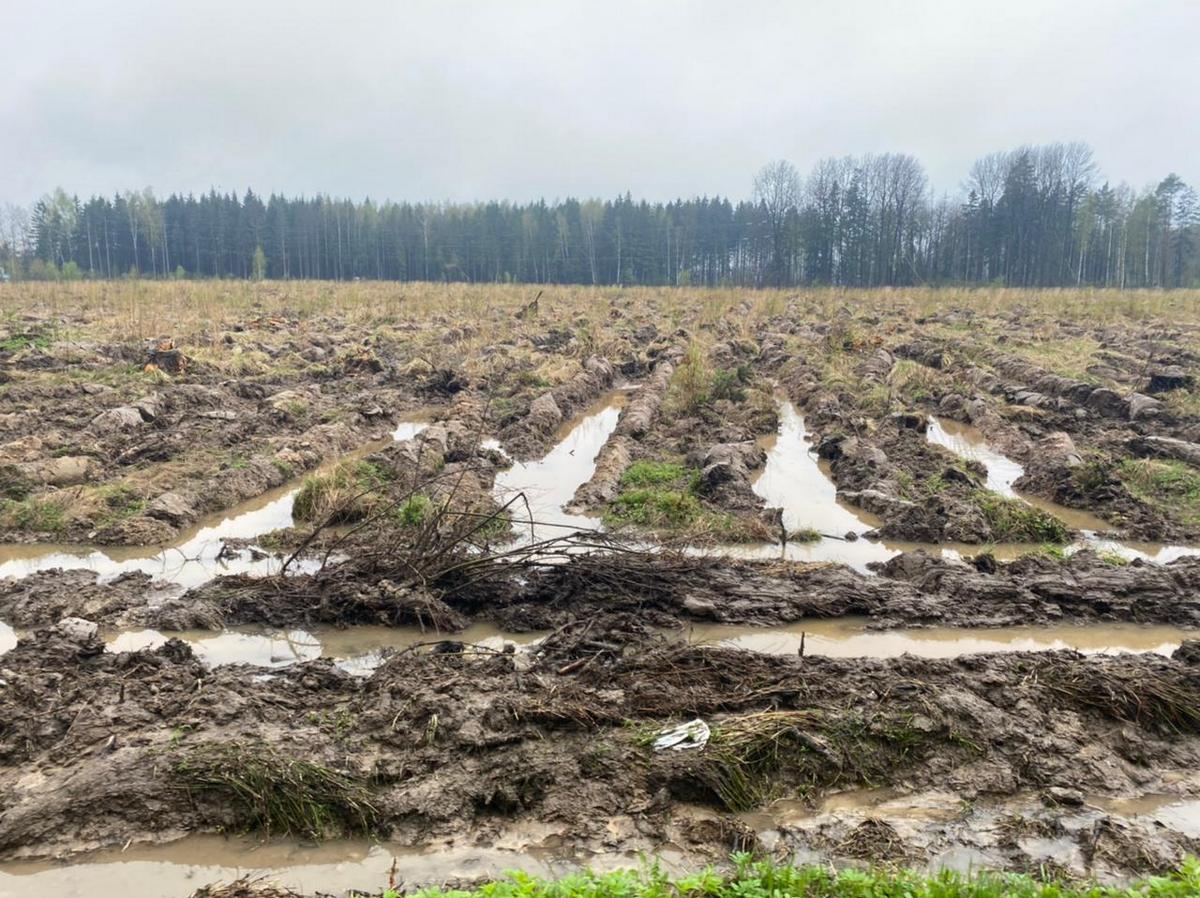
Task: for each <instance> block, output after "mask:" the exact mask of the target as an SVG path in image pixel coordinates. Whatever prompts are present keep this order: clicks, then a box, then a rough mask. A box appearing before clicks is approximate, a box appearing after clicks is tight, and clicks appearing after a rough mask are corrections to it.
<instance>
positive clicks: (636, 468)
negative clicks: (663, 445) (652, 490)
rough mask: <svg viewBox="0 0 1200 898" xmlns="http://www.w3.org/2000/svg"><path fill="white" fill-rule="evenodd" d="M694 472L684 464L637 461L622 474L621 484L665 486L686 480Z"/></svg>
mask: <svg viewBox="0 0 1200 898" xmlns="http://www.w3.org/2000/svg"><path fill="white" fill-rule="evenodd" d="M691 473H692V472H690V471H689V470H688V469H687V468H685V467H684V466H683V465H679V464H675V463H674V462H665V461H635V462H634V463H633V464H631V465H630V466H629V467H628V468H626V469H625V472H624V473H623V474H622V475H621V486H630V487H646V486H664V485H666V484H669V483H677V482H679V481H681V480H684V479H685V478H686V477H688V476H689V475H690V474H691Z"/></svg>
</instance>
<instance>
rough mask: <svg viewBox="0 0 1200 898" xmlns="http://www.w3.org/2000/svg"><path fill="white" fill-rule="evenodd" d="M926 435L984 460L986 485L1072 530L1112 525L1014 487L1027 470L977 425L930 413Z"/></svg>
mask: <svg viewBox="0 0 1200 898" xmlns="http://www.w3.org/2000/svg"><path fill="white" fill-rule="evenodd" d="M926 438H927V439H928V440H929V442H931V443H933V444H935V445H937V446H942V447H943V448H946V449H949V450H950V451H951V452H953V453H954V454H955V455H957V456H958V457H959V458H965V459H968V460H970V461H977V462H981V463H982V464H983V466H984V467H985V468H987V488H988V489H989V490H992V491H993V492H996V493H999V494H1000V495H1002V496H1008V497H1009V498H1012V499H1020V500H1022V501H1023V502H1028V503H1029V504H1030V505H1033V506H1035V507H1036V508H1040V509H1042V511H1046V512H1049V513H1050V514H1052V515H1054V516H1055V517H1056V518H1058V519H1059V520H1061V521H1062V522H1063V523H1064V524H1066V525H1067V526H1068V527H1070V528H1071V529H1072V530H1081V531H1084V532H1085V533H1097V532H1102V531H1104V530H1111V529H1112V524H1110V523H1108V522H1107V521H1105V520H1104V519H1103V518H1101V517H1098V516H1097V515H1094V514H1091V513H1090V512H1087V511H1083V510H1081V509H1078V508H1068V507H1067V506H1065V505H1059V504H1058V503H1057V502H1051V501H1049V500H1048V499H1043V498H1041V497H1040V496H1031V495H1027V494H1025V493H1018V492H1017V491H1016V490H1014V489H1013V483H1014V482H1015V481H1016V480H1017V478H1019V477H1021V476H1022V475H1023V474H1024V473H1025V468H1024V466H1023V465H1021V464H1020V463H1018V462H1015V461H1013V460H1012V459H1011V458H1009V457H1008V456H1007V455H1004V454H1002V453H1000V452H997V451H996V450H995V449H993V448H992V447H991V445H990V444H989V443H988V441H987V437H985V436H984V435H983V433H982V432H981V431H980V430H979V429H978V428H977V427H972V426H971V425H970V424H962V423H960V422H958V421H951V420H950V419H949V418H934V417H931V418H929V429H928V430H927V431H926Z"/></svg>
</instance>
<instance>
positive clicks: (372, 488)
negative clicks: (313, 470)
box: [292, 461, 392, 524]
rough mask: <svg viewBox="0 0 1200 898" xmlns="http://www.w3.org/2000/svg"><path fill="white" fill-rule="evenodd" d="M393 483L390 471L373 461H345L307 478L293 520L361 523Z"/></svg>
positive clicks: (294, 510) (294, 506)
mask: <svg viewBox="0 0 1200 898" xmlns="http://www.w3.org/2000/svg"><path fill="white" fill-rule="evenodd" d="M391 480H392V475H391V472H390V471H388V470H387V469H386V468H383V467H381V466H379V465H377V464H375V463H373V462H370V461H352V462H344V463H342V464H340V465H338V466H337V467H336V468H334V469H333V470H332V471H329V472H328V473H326V474H313V475H311V476H309V477H306V478H304V483H303V484H302V485H301V487H300V491H299V492H298V493H296V501H295V502H294V504H293V505H292V517H293V518H295V519H296V520H297V521H322V520H323V521H326V522H328V523H330V524H352V523H354V522H356V521H361V520H362V519H363V518H365V517H367V516H368V515H369V514H371V512H372V510H373V509H374V508H375V507H376V506H377V505H378V504H379V502H380V501H381V499H382V497H381V495H380V493H381V491H382V490H383V489H385V488H386V487H387V485H388V483H390V482H391Z"/></svg>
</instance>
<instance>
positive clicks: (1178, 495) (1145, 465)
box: [1118, 458, 1200, 524]
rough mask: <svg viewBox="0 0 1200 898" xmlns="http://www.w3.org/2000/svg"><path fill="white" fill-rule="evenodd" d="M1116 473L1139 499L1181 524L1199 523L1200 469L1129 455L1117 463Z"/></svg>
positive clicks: (1173, 462) (1179, 462)
mask: <svg viewBox="0 0 1200 898" xmlns="http://www.w3.org/2000/svg"><path fill="white" fill-rule="evenodd" d="M1118 472H1119V476H1120V478H1121V480H1122V482H1123V483H1124V484H1125V486H1126V487H1128V489H1129V491H1130V492H1131V493H1133V494H1134V495H1135V496H1137V497H1138V498H1139V499H1142V500H1143V501H1145V502H1148V503H1150V504H1151V505H1154V506H1156V507H1157V508H1159V509H1161V510H1162V511H1163V512H1164V513H1166V514H1167V515H1168V516H1169V517H1171V518H1173V519H1175V520H1177V521H1180V522H1182V523H1185V524H1198V523H1200V471H1197V470H1196V469H1195V468H1193V467H1192V466H1191V465H1188V464H1185V463H1183V462H1181V461H1166V460H1162V459H1155V458H1136V459H1135V458H1130V459H1125V460H1124V461H1122V462H1121V464H1120V466H1119V467H1118Z"/></svg>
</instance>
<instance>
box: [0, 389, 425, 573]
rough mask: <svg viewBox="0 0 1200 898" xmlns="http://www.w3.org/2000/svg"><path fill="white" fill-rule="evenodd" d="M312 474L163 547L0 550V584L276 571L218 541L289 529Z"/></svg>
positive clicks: (413, 425) (412, 426)
mask: <svg viewBox="0 0 1200 898" xmlns="http://www.w3.org/2000/svg"><path fill="white" fill-rule="evenodd" d="M428 424H429V416H428V414H427V413H424V412H421V413H416V414H412V415H408V416H406V417H405V419H404V420H403V421H401V422H400V424H399V425H398V426H397V427H396V429H395V431H394V432H393V433H392V440H394V441H396V442H399V441H402V440H407V439H411V438H413V437H415V436H417V435H418V434H419V433H420V432H421V431H423V430H424V429H425V428H426V427H427V426H428ZM386 445H388V441H386V440H383V441H376V442H372V443H369V444H367V445H365V446H362V447H361V448H359V449H358V450H356V451H354V452H352V453H349V454H348V455H345V456H340V457H338V458H337V459H336V460H333V461H330V462H328V463H326V464H325V465H323V466H321V468H318V469H317V470H318V471H320V470H323V469H327V468H328V467H329V466H331V465H333V464H337V463H340V462H342V461H344V460H346V459H347V458H361V457H364V456H366V455H370V454H371V453H372V452H377V451H378V450H379V449H381V448H383V447H384V446H386ZM313 473H316V472H314V471H310V472H308V473H307V474H305V475H303V476H301V477H297V478H294V479H293V480H290V481H288V482H287V483H285V484H283V485H282V486H279V487H276V488H275V489H272V490H268V491H267V492H265V493H262V494H261V495H258V496H255V497H254V498H253V499H248V500H247V501H245V502H242V503H239V504H238V505H235V506H233V507H232V508H228V509H226V510H225V511H222V512H218V513H216V514H213V515H209V516H208V517H206V518H203V519H201V521H199V522H198V523H197V524H195V525H193V526H192V527H190V528H189V529H188V530H186V531H184V532H183V533H182V534H181V535H180V537H179V539H177V540H176V541H175V542H174V543H172V544H171V545H169V546H165V547H145V546H130V547H124V546H121V547H117V546H104V547H98V546H89V545H70V544H58V545H56V544H53V543H39V544H36V545H0V578H3V577H25V576H28V575H29V574H32V573H35V572H36V571H44V570H50V569H51V568H63V569H67V570H74V569H79V568H83V569H88V570H92V571H95V572H96V573H97V574H99V575H100V576H101V577H102V578H104V579H111V578H112V577H116V576H117V575H119V574H123V573H126V572H129V571H141V572H143V573H146V574H149V575H150V576H152V577H155V578H158V579H161V580H168V581H170V582H172V583H175V584H178V585H179V586H181V587H190V586H199V585H200V584H202V583H206V582H207V581H209V580H211V579H212V578H213V577H215V576H217V575H219V574H252V575H261V574H269V573H273V572H274V571H276V570H278V568H279V565H280V564H281V562H280V560H279V559H278V558H275V557H274V556H270V555H268V556H267V557H264V558H258V559H255V558H252V557H250V554H249V553H239V554H238V555H237V556H235V557H233V558H218V557H217V555H218V553H219V552H220V551H221V544H222V541H223V540H227V539H254V538H255V537H258V536H261V535H263V534H264V533H270V532H271V531H272V530H279V529H280V528H283V527H290V526H291V525H292V507H293V505H295V501H296V494H297V493H299V492H300V487H301V486H302V485H303V483H304V479H305V477H309V476H311V475H312V474H313ZM314 566H315V563H309V562H302V563H300V564H299V566H298V567H297V566H296V565H293V568H294V569H295V570H297V571H298V572H300V571H304V570H308V569H312V567H314Z"/></svg>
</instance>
